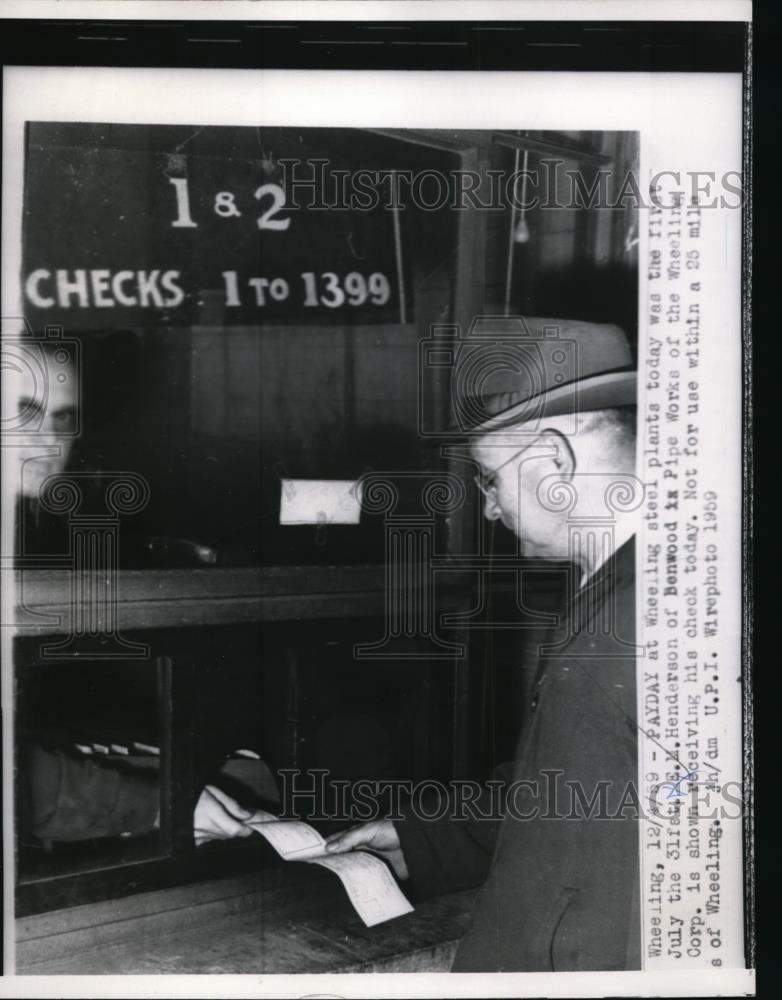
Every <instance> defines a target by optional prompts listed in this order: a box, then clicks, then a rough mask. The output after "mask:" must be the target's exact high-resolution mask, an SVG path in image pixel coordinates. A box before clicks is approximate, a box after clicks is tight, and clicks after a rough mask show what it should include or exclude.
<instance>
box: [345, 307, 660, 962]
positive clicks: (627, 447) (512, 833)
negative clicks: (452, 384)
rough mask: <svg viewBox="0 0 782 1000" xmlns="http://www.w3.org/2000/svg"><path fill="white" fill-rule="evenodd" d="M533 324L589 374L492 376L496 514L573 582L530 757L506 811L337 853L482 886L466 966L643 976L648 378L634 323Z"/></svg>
mask: <svg viewBox="0 0 782 1000" xmlns="http://www.w3.org/2000/svg"><path fill="white" fill-rule="evenodd" d="M529 329H532V330H533V333H535V332H537V333H540V334H541V335H542V336H541V337H538V338H535V337H534V336H533V337H532V339H531V341H530V342H529V346H530V352H532V348H533V347H534V350H535V351H536V352H538V354H537V356H539V357H543V358H544V360H545V359H546V358H547V357H548V358H552V359H554V361H557V359H559V360H560V361H561V359H562V357H563V354H562V352H561V350H560V348H559V347H558V348H557V350H556V352H555V351H549V352H548V354H547V353H546V350H545V349H544V350H543V351H542V354H541V352H540V349H541V348H545V346H546V340H545V337H546V332H545V331H547V330H551V329H558V330H559V332H560V333H561V338H560V340H567V341H568V342H569V343H570V345H571V349H572V351H573V357H574V359H576V358H577V362H575V363H574V364H573V366H572V367H571V370H570V371H569V372H567V371H565V372H564V373H563V369H562V365H561V364H558V363H557V364H550V365H549V366H548V368H546V365H545V364H544V365H543V366H541V365H537V366H535V365H532V364H529V365H527V364H523V363H522V364H518V365H513V364H510V365H507V364H506V365H504V366H500V367H504V371H502V372H500V373H499V374H497V372H496V371H494V373H493V374H492V375H491V376H490V377H489V378H487V379H486V380H485V382H484V384H485V385H488V386H489V387H490V390H491V391H488V392H484V395H483V400H482V408H483V413H482V416H483V419H482V420H481V421H480V422H479V423H478V424H477V426H476V427H475V429H474V431H473V434H472V446H471V450H472V455H473V458H474V460H475V462H476V464H477V465H478V467H479V470H480V472H479V476H478V477H477V485H478V486H479V488H480V490H481V492H482V494H483V496H484V502H485V506H484V515H485V516H486V517H487V518H489V519H491V520H499V521H500V522H501V523H502V524H504V525H505V527H507V528H508V529H509V530H510V531H512V532H513V533H514V534H515V535H516V536H517V538H518V539H519V547H520V552H521V554H522V555H523V556H525V557H534V558H536V559H538V558H543V559H554V560H558V561H559V560H567V561H569V562H570V563H571V564H572V566H573V573H572V579H571V588H570V600H569V602H568V606H567V610H566V611H565V613H564V615H563V616H562V618H561V621H560V622H559V624H558V626H557V627H556V628H555V629H554V630H553V633H552V634H551V635H550V636H549V637H548V640H547V641H546V643H545V644H544V645H543V646H541V648H540V658H539V662H538V664H537V671H536V675H535V679H534V682H533V684H532V689H531V694H530V697H529V701H528V703H527V704H526V705H524V706H521V708H522V711H521V713H520V714H521V716H522V720H521V727H520V728H521V738H520V741H519V743H518V746H517V750H516V754H515V758H514V760H513V761H512V762H510V763H508V764H506V765H502V766H501V767H500V768H499V769H498V779H499V782H501V787H502V789H503V791H504V793H505V797H504V803H503V807H502V808H501V809H498V808H497V806H496V795H495V796H493V797H492V794H491V790H490V789H489V788H487V789H486V790H485V791H484V792H483V794H482V795H481V796H480V797H479V798H478V799H477V800H475V801H474V802H473V803H471V805H470V808H469V809H464V808H463V800H462V808H454V807H453V806H454V803H455V801H456V800H454V803H452V804H451V808H450V809H449V810H448V813H447V814H446V815H445V816H444V818H443V819H438V820H427V819H425V818H423V817H422V816H417V815H415V814H414V812H413V811H412V810H408V811H407V814H406V815H405V817H404V819H403V820H401V821H395V822H390V821H388V820H378V821H373V822H370V823H367V824H364V825H363V826H359V827H355V828H353V829H351V830H348V831H346V832H343V833H340V834H337V835H334V836H333V837H331V838H330V839H329V843H328V849H329V850H330V851H334V852H341V851H345V850H351V849H352V848H355V847H359V846H364V847H369V848H370V849H373V850H375V851H377V852H379V853H380V854H382V855H384V856H385V857H386V858H387V859H388V860H389V861H390V862H391V864H392V865H393V867H394V869H395V870H396V872H397V874H398V875H399V876H400V877H402V878H409V879H410V880H411V883H412V885H413V886H414V888H415V890H416V891H417V892H418V893H419V894H420V895H434V894H438V893H443V892H447V891H453V890H456V889H464V888H468V887H470V886H475V885H481V889H480V892H479V893H478V896H477V898H476V901H475V904H474V910H473V914H472V922H471V926H470V928H469V930H468V931H467V933H466V934H465V936H464V937H463V939H462V940H461V942H460V944H459V947H458V950H457V953H456V958H455V962H454V965H453V971H460V972H481V971H487V972H490V971H493V972H522V971H536V972H540V971H560V970H618V969H632V968H639V967H640V946H639V937H640V917H639V904H638V891H637V890H638V882H639V856H638V823H637V818H638V807H639V803H638V798H637V793H636V791H635V789H636V786H637V744H636V682H635V656H636V650H635V646H634V638H635V611H634V578H635V573H634V540H633V534H634V531H635V523H634V517H635V513H636V511H637V508H638V506H639V505H640V500H641V496H642V491H641V490H640V487H639V484H638V483H637V480H635V477H634V469H635V402H636V373H635V372H634V371H633V370H632V369H631V367H630V365H631V355H630V351H629V348H628V345H627V341H626V338H625V336H624V334H623V332H622V331H621V330H619V329H618V328H617V327H613V326H606V325H596V324H588V323H573V322H571V321H557V320H538V321H532V320H530V321H528V322H527V324H525V335H527V336H528V335H529V333H528V330H529ZM549 346H550V345H549ZM530 356H531V353H530ZM494 367H495V368H496V366H494ZM565 367H567V366H565ZM478 368H480V364H479V365H478ZM492 370H493V366H492V362H491V361H490V360H487V363H486V365H485V366H484V371H486V372H489V371H492ZM473 412H476V411H475V408H474V407H473ZM497 787H500V785H499V783H498V784H496V785H495V789H496V788H497ZM427 811H429V810H427ZM435 813H436V814H437V815H442V813H443V810H442V809H441V810H439V811H435V810H433V811H431V812H429V814H430V815H434V814H435Z"/></svg>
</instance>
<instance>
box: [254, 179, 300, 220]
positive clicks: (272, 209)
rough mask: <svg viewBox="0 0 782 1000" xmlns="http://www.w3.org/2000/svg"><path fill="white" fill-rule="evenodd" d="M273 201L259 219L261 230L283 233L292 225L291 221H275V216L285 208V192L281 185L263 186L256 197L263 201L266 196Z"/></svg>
mask: <svg viewBox="0 0 782 1000" xmlns="http://www.w3.org/2000/svg"><path fill="white" fill-rule="evenodd" d="M267 195H268V196H269V197H270V198H271V200H272V203H271V205H270V206H269V208H267V209H266V211H265V212H264V213H263V214H262V215H261V217H260V218H259V219H258V228H259V229H275V230H278V231H282V230H285V229H287V228H288V226H290V224H291V220H290V219H275V218H274V216H275V215H277V213H278V212H279V211H280V210H281V209H283V208H284V207H285V192H284V191H283V189H282V188H281V187H280V185H279V184H261V186H260V187H259V188H258V190H257V191H256V192H255V197H256V198H257V199H258V201H261V200H262V199H263V198H265V197H266V196H267Z"/></svg>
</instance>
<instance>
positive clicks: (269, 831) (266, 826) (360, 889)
mask: <svg viewBox="0 0 782 1000" xmlns="http://www.w3.org/2000/svg"><path fill="white" fill-rule="evenodd" d="M245 825H246V826H249V827H252V829H253V830H255V831H256V832H257V833H260V834H261V836H262V837H265V838H266V840H267V841H268V842H269V843H270V844H271V845H272V847H273V848H274V849H275V851H276V852H277V853H278V854H279V855H280V857H281V858H283V859H284V860H285V861H306V862H307V864H315V865H321V866H322V867H323V868H328V869H329V871H332V872H334V874H335V875H337V876H338V877H339V879H340V881H341V882H342V884H343V886H344V887H345V891H346V892H347V894H348V897H349V899H350V902H351V903H352V904H353V906H354V907H355V909H356V912H357V913H358V915H359V916H360V917H361V919H362V920H363V921H364V923H365V924H366V925H367V927H374V925H375V924H382V923H383V922H384V921H386V920H393V919H394V917H401V916H402V915H403V914H405V913H412V911H413V907H412V906H411V905H410V903H409V901H408V900H407V899H406V898H405V896H404V894H403V893H402V891H401V890H400V888H399V886H398V885H397V884H396V882H395V881H394V878H393V876H392V875H391V872H390V871H389V870H388V867H387V866H386V864H385V862H383V861H381V860H380V858H376V857H375V856H374V855H373V854H370V853H368V852H367V851H362V850H358V851H348V852H347V853H346V854H328V853H327V852H326V842H325V840H324V839H323V837H321V835H320V834H319V833H318V831H317V830H314V829H313V828H312V827H311V826H309V824H307V823H302V822H301V821H300V820H295V819H294V820H289V819H278V818H277V817H276V816H273V815H272V814H271V813H267V812H264V811H263V810H259V811H258V812H256V813H254V814H253V816H252V818H250V819H248V820H246V821H245Z"/></svg>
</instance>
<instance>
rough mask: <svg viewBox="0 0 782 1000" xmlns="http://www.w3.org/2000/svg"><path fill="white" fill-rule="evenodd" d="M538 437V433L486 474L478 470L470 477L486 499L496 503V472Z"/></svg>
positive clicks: (529, 446)
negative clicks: (476, 473)
mask: <svg viewBox="0 0 782 1000" xmlns="http://www.w3.org/2000/svg"><path fill="white" fill-rule="evenodd" d="M541 433H542V432H541ZM539 437H540V434H538V435H536V436H535V438H534V439H533V440H532V441H530V443H529V444H527V445H525V446H524V447H523V448H520V449H519V450H518V451H516V452H514V453H513V454H512V455H511V457H510V458H507V459H505V461H504V462H503V463H502V464H501V465H498V466H497V468H496V469H492V471H491V472H490V473H489V474H488V475H484V474H483V473H482V472H480V473H478V475H477V476H473V477H472V478H473V482H474V483H475V485H476V486H477V487H478V489H479V490H480V491H481V493H483V495H484V496H485V497H486V499H487V500H490V501H491V502H492V503H496V500H497V473H498V472H499V471H500V469H504V468H505V466H506V465H510V463H511V462H512V461H513V460H514V458H518V457H519V455H523V454H524V452H525V451H528V450H529V449H530V448H531V447H532V446H533V444H535V442H536V441H537V440H538V438H539Z"/></svg>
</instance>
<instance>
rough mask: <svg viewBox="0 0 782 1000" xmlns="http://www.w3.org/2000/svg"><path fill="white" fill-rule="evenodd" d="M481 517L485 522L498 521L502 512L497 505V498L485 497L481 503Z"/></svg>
mask: <svg viewBox="0 0 782 1000" xmlns="http://www.w3.org/2000/svg"><path fill="white" fill-rule="evenodd" d="M483 516H484V517H485V518H486V520H487V521H498V520H499V519H500V517H501V516H502V511H501V510H500V507H499V504H498V503H497V498H496V497H494V496H487V497H486V499H485V500H484V502H483Z"/></svg>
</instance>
